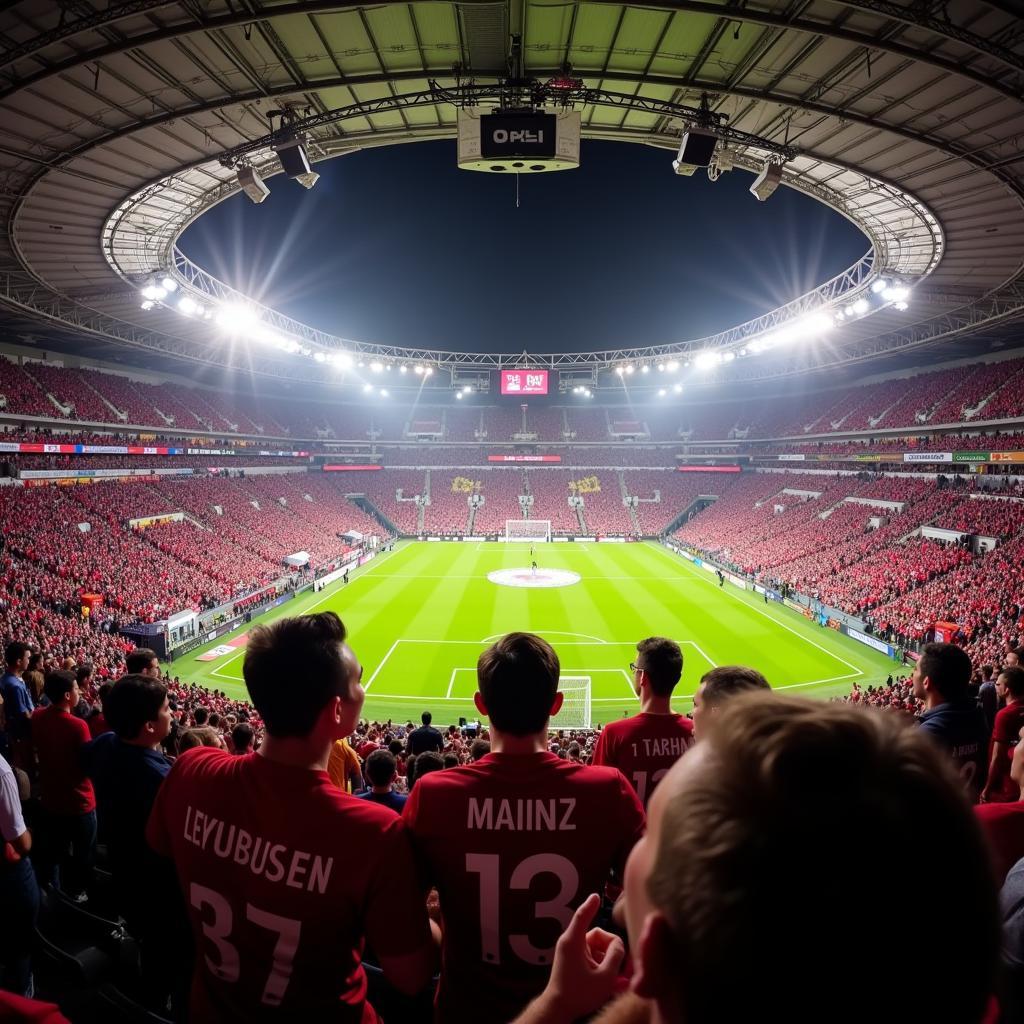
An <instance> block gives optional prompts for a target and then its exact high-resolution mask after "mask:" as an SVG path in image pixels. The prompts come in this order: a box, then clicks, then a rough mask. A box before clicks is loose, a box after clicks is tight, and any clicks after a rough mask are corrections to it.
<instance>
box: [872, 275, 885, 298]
mask: <svg viewBox="0 0 1024 1024" xmlns="http://www.w3.org/2000/svg"><path fill="white" fill-rule="evenodd" d="M888 287H889V282H888V281H887V280H886V279H885V278H884V277H879V278H877V279H876V280H874V281H872V282H871V290H872V291H873V292H874V293H875V294H876V295H877V294H878V293H879V292H884V291H885V289H886V288H888Z"/></svg>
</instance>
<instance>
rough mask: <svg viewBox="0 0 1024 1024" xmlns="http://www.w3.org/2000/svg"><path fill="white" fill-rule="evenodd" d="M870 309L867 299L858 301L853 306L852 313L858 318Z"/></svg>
mask: <svg viewBox="0 0 1024 1024" xmlns="http://www.w3.org/2000/svg"><path fill="white" fill-rule="evenodd" d="M870 308H871V304H870V303H869V302H868V300H867V299H858V300H857V301H856V302H855V303H854V304H853V311H854V313H856V314H857V315H858V316H863V315H864V314H865V313H866V312H867V311H868V310H869V309H870Z"/></svg>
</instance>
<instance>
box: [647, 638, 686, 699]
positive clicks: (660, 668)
mask: <svg viewBox="0 0 1024 1024" xmlns="http://www.w3.org/2000/svg"><path fill="white" fill-rule="evenodd" d="M636 651H637V660H638V661H640V660H641V659H642V661H643V664H642V665H641V666H640V667H641V668H642V669H643V671H644V675H646V676H647V678H648V679H649V680H650V682H651V689H652V690H653V691H654V693H655V695H656V696H658V697H671V696H672V691H673V690H674V689H675V687H676V683H678V682H679V680H680V679H681V678H682V675H683V651H682V648H681V647H680V646H679V644H677V643H676V642H675V640H669V638H668V637H665V636H649V637H648V638H647V639H646V640H641V641H640V643H638V644H637V645H636Z"/></svg>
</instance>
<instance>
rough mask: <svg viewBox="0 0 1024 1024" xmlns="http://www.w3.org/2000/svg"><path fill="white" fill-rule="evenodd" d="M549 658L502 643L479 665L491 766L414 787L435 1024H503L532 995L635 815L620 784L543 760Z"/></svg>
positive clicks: (553, 685) (639, 828)
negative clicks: (437, 949)
mask: <svg viewBox="0 0 1024 1024" xmlns="http://www.w3.org/2000/svg"><path fill="white" fill-rule="evenodd" d="M558 676H559V663H558V655H557V654H555V652H554V650H552V648H551V646H550V645H549V644H547V643H546V642H545V641H544V640H542V639H540V637H537V636H532V635H531V634H529V633H511V634H509V635H508V636H506V637H505V638H504V639H502V640H500V641H498V643H496V644H494V646H492V647H490V648H488V649H487V650H486V651H484V653H483V654H482V655H481V656H480V660H479V662H478V664H477V679H478V684H479V687H480V689H479V692H478V693H477V695H476V698H475V699H476V706H477V708H478V709H479V711H480V713H481V714H482V715H486V716H488V717H489V718H490V725H491V730H490V732H491V753H489V754H487V755H486V756H485V757H483V758H481V759H480V760H479V761H477V762H476V763H474V764H471V765H466V766H464V767H461V768H452V769H450V770H448V771H443V772H435V773H433V774H432V775H430V776H428V777H427V778H421V779H418V780H417V782H416V786H415V788H414V789H413V791H412V794H411V795H410V797H409V801H408V803H407V804H406V805H405V815H404V816H405V820H406V822H407V823H408V824H409V827H410V828H411V830H412V833H413V843H414V846H415V848H416V851H417V855H418V857H419V859H420V861H421V864H422V867H423V870H424V883H425V884H426V885H436V886H437V890H438V894H439V896H440V902H441V913H442V915H443V918H444V944H443V953H442V959H443V967H442V971H441V984H440V987H439V989H438V995H437V1005H436V1019H437V1020H438V1021H445V1022H448V1021H466V1020H473V1021H476V1022H478V1024H486V1022H488V1021H494V1022H499V1021H501V1022H504V1021H508V1020H510V1019H511V1018H512V1017H514V1016H515V1015H516V1013H518V1012H519V1011H520V1010H521V1009H522V1008H523V1006H525V1005H526V1003H527V1002H529V1000H530V999H531V998H533V997H534V996H536V995H537V994H538V993H539V992H540V991H541V990H542V989H543V988H544V985H545V983H546V981H547V977H548V973H549V971H550V968H551V960H552V956H553V954H554V948H555V944H556V943H557V941H558V937H559V935H560V934H561V933H562V931H563V930H564V929H565V928H566V926H567V925H568V924H569V922H570V920H571V919H572V915H573V911H574V910H575V909H576V908H577V907H578V906H579V905H580V903H582V902H583V900H585V899H586V898H587V896H589V895H590V894H591V893H593V892H600V891H601V890H603V888H604V886H605V883H606V881H607V880H608V878H609V875H610V874H611V872H613V871H614V872H616V873H619V872H621V871H622V869H623V867H624V865H625V861H626V857H627V856H628V854H629V851H630V850H631V849H632V847H633V845H634V843H636V841H637V840H638V839H639V838H640V836H641V835H642V833H643V829H644V812H643V808H642V807H641V805H640V802H639V801H638V800H637V798H636V794H635V793H634V792H633V790H632V789H631V788H630V785H629V783H628V782H627V781H626V779H625V778H624V777H623V775H622V774H621V772H619V771H616V770H615V769H613V768H593V767H588V766H585V765H582V764H576V763H572V762H570V761H563V760H561V759H560V758H559V757H558V756H557V755H555V754H552V753H550V752H549V751H548V749H547V728H548V719H549V717H550V716H551V715H554V714H557V713H558V709H559V708H560V707H561V706H562V694H560V693H559V692H558Z"/></svg>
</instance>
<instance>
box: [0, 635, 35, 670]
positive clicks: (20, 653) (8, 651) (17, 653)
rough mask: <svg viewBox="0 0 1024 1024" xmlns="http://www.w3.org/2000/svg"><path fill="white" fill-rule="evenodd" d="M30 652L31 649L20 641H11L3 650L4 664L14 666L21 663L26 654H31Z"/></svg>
mask: <svg viewBox="0 0 1024 1024" xmlns="http://www.w3.org/2000/svg"><path fill="white" fill-rule="evenodd" d="M31 651H32V648H31V647H29V645H28V644H26V643H24V642H23V641H22V640H12V641H11V642H10V643H9V644H8V645H7V646H6V647H5V648H4V662H5V663H6V664H8V665H15V664H17V663H18V662H19V661H21V659H22V658H24V657H25V655H26V654H29V653H31Z"/></svg>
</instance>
